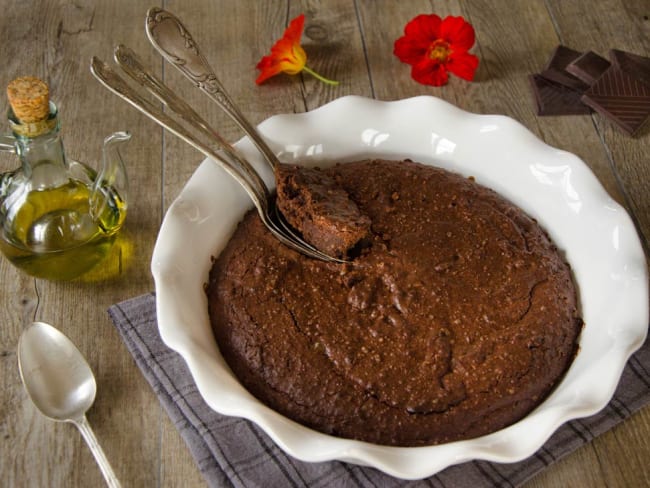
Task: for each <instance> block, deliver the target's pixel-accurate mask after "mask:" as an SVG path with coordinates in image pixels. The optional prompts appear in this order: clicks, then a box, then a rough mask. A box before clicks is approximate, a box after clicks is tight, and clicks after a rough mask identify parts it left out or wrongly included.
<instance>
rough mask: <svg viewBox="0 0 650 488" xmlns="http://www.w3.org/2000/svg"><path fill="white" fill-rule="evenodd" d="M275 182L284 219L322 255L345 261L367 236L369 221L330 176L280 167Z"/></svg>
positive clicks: (284, 165)
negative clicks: (349, 252) (341, 258)
mask: <svg viewBox="0 0 650 488" xmlns="http://www.w3.org/2000/svg"><path fill="white" fill-rule="evenodd" d="M275 180H276V185H277V205H278V208H279V209H280V212H282V215H284V218H285V219H286V220H287V222H289V224H290V225H291V226H292V227H294V228H295V229H296V230H297V231H299V232H300V233H301V234H302V237H303V238H304V239H305V241H307V242H308V243H309V244H311V245H312V246H314V247H316V248H317V249H319V250H320V251H322V252H324V253H325V254H328V255H330V256H334V257H345V256H346V254H347V253H348V251H349V250H350V249H352V248H353V247H355V246H356V245H357V244H358V243H359V241H361V240H362V239H363V238H365V237H368V236H369V234H370V224H371V222H370V219H369V218H368V216H366V215H364V214H363V213H361V211H360V210H359V207H358V206H357V204H356V203H354V202H353V201H352V200H351V199H350V196H349V195H348V193H347V192H346V191H345V190H344V189H343V188H341V186H339V185H338V184H337V182H336V181H335V180H334V178H333V177H332V176H329V175H327V174H325V173H323V172H322V171H320V170H319V169H317V168H305V167H303V166H295V165H289V164H281V165H279V166H278V168H277V169H276V172H275Z"/></svg>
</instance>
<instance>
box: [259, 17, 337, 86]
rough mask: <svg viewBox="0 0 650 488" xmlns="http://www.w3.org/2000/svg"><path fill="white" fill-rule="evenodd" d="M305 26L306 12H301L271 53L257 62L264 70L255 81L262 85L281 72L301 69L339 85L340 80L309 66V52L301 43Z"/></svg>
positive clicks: (325, 81) (297, 71) (324, 80)
mask: <svg viewBox="0 0 650 488" xmlns="http://www.w3.org/2000/svg"><path fill="white" fill-rule="evenodd" d="M304 27H305V14H300V15H299V16H298V17H296V18H295V19H293V20H292V21H291V22H290V23H289V27H287V29H286V30H285V31H284V34H283V35H282V38H281V39H280V40H279V41H278V42H276V43H275V44H274V45H273V47H272V48H271V54H270V55H268V56H264V57H263V58H262V59H261V60H260V62H259V63H257V69H259V70H261V71H262V72H261V73H260V75H259V76H258V77H257V79H256V80H255V83H257V84H258V85H261V84H262V83H264V82H265V81H266V80H268V79H269V78H271V77H272V76H275V75H277V74H280V73H287V74H289V75H296V74H298V73H300V72H301V71H306V72H307V73H309V74H310V75H312V76H314V77H316V78H317V79H319V80H321V81H322V82H324V83H328V84H330V85H338V83H339V82H338V81H333V80H328V79H327V78H324V77H323V76H321V75H319V74H318V73H316V72H314V71H313V70H311V69H310V68H308V67H307V65H306V63H307V54H306V53H305V50H304V49H303V48H302V46H301V45H300V38H301V37H302V31H303V29H304Z"/></svg>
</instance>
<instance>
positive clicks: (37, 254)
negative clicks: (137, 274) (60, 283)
mask: <svg viewBox="0 0 650 488" xmlns="http://www.w3.org/2000/svg"><path fill="white" fill-rule="evenodd" d="M7 94H8V97H9V101H10V103H11V110H10V111H9V123H10V126H11V128H12V132H13V134H12V135H11V136H2V137H0V149H2V150H5V151H10V152H14V153H16V154H17V155H18V157H19V159H20V162H21V167H20V168H18V169H17V170H15V171H12V172H9V173H5V174H2V175H0V251H1V252H2V253H3V254H4V255H5V256H6V257H7V259H8V260H9V261H10V262H11V263H12V264H14V265H15V266H16V267H18V268H20V269H22V270H23V271H25V272H26V273H28V274H30V275H32V276H36V277H39V278H46V279H50V280H69V279H73V278H76V277H78V276H80V275H81V274H83V273H85V272H86V271H89V270H90V269H91V268H92V267H94V266H95V265H96V264H97V263H99V262H100V261H102V260H103V259H104V258H105V257H106V256H107V255H108V254H109V252H110V250H111V247H112V245H113V243H114V242H115V239H116V234H117V231H118V230H119V229H120V227H121V226H122V224H123V222H124V219H125V216H126V208H127V205H126V190H127V188H126V187H127V184H126V171H125V169H124V164H123V162H122V159H121V157H120V154H119V152H118V150H117V146H118V144H120V143H122V142H125V141H127V140H128V139H129V138H130V135H129V134H127V133H123V132H121V133H115V134H113V135H112V136H110V137H108V138H107V139H106V140H105V141H104V160H103V167H102V170H101V171H100V173H99V174H97V173H96V172H95V171H94V170H93V169H91V168H89V167H87V166H85V165H83V164H81V163H79V162H76V161H68V160H67V159H66V157H65V152H64V150H63V142H62V139H61V136H60V134H59V123H58V112H57V109H56V106H55V105H54V104H53V103H52V102H50V101H49V89H48V87H47V85H46V84H45V83H43V82H42V81H41V80H38V79H36V78H32V77H25V78H18V79H16V80H14V81H12V82H11V83H10V85H9V87H8V89H7ZM9 142H11V144H9Z"/></svg>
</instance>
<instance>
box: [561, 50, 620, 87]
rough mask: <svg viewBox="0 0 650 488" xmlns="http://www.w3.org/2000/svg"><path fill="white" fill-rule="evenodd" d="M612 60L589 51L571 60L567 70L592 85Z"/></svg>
mask: <svg viewBox="0 0 650 488" xmlns="http://www.w3.org/2000/svg"><path fill="white" fill-rule="evenodd" d="M609 66H610V62H609V61H607V60H606V59H605V58H603V57H602V56H599V55H598V54H596V53H595V52H593V51H587V52H586V53H584V54H583V55H581V56H580V57H578V58H577V59H575V60H574V61H571V62H570V63H569V64H568V65H567V67H566V70H567V71H568V72H569V73H571V74H572V75H574V76H575V77H576V78H579V79H580V80H582V81H584V82H585V83H586V84H587V85H589V86H591V85H593V84H594V82H595V81H596V80H597V79H598V78H600V77H601V76H602V74H603V73H604V72H605V70H606V69H607V68H609Z"/></svg>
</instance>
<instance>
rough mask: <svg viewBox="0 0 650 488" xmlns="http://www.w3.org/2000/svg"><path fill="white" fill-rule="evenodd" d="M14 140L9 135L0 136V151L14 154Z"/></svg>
mask: <svg viewBox="0 0 650 488" xmlns="http://www.w3.org/2000/svg"><path fill="white" fill-rule="evenodd" d="M15 142H16V138H15V137H14V136H12V135H10V134H0V151H3V152H10V153H14V154H15V153H16V146H15Z"/></svg>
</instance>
